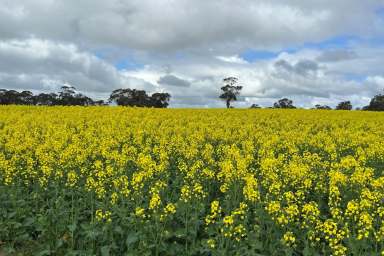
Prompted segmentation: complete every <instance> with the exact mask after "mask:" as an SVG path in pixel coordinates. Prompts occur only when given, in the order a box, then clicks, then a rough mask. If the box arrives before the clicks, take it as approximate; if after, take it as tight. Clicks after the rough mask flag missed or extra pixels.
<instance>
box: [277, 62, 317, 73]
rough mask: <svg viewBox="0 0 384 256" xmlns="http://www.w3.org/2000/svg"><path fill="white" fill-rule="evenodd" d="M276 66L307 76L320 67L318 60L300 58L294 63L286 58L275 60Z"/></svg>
mask: <svg viewBox="0 0 384 256" xmlns="http://www.w3.org/2000/svg"><path fill="white" fill-rule="evenodd" d="M274 66H275V67H276V68H278V69H279V71H281V69H283V70H285V71H288V72H293V73H296V74H298V75H302V76H306V75H308V74H309V73H310V72H316V71H317V70H318V69H319V65H318V64H317V62H315V61H312V60H300V61H298V62H297V63H296V64H294V65H292V64H290V63H289V62H287V61H286V60H279V61H277V62H275V64H274Z"/></svg>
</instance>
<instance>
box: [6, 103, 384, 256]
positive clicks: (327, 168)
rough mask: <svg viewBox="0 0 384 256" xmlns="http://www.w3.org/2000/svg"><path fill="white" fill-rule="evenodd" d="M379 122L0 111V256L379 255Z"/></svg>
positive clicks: (382, 184)
mask: <svg viewBox="0 0 384 256" xmlns="http://www.w3.org/2000/svg"><path fill="white" fill-rule="evenodd" d="M383 124H384V114H382V113H373V112H361V111H323V110H320V111H316V110H273V109H270V110H240V109H239V110H238V109H231V110H223V109H218V110H174V109H139V108H120V107H22V106H2V107H0V248H1V249H0V254H2V253H3V254H4V255H8V254H9V255H103V256H104V255H207V256H208V255H259V256H261V255H384V127H383Z"/></svg>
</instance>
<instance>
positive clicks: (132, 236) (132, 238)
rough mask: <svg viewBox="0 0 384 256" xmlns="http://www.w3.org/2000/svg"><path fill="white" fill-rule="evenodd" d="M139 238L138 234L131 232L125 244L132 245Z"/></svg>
mask: <svg viewBox="0 0 384 256" xmlns="http://www.w3.org/2000/svg"><path fill="white" fill-rule="evenodd" d="M137 240H139V238H138V236H137V235H136V234H129V235H128V237H127V240H125V244H126V245H127V247H130V246H131V245H132V244H134V243H136V242H137Z"/></svg>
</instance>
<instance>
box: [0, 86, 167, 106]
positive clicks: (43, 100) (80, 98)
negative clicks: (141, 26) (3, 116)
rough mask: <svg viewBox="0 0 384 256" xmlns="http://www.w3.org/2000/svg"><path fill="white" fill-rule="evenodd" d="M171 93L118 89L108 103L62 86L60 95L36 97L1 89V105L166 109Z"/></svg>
mask: <svg viewBox="0 0 384 256" xmlns="http://www.w3.org/2000/svg"><path fill="white" fill-rule="evenodd" d="M170 98H171V95H170V94H169V93H159V92H157V93H153V94H152V95H148V94H147V92H146V91H144V90H136V89H117V90H114V91H113V92H112V93H111V95H110V96H109V99H108V101H106V102H105V101H104V100H93V99H91V98H90V97H88V96H85V95H83V94H81V93H78V92H76V88H74V87H73V86H62V87H61V90H60V91H59V92H58V93H40V94H37V95H34V94H33V93H32V92H30V91H22V92H18V91H15V90H6V89H0V105H38V106H105V105H109V104H112V103H114V104H117V105H119V106H136V107H154V108H166V107H168V105H169V100H170Z"/></svg>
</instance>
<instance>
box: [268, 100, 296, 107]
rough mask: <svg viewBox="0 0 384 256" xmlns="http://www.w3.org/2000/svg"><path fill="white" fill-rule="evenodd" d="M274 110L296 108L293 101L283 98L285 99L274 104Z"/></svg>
mask: <svg viewBox="0 0 384 256" xmlns="http://www.w3.org/2000/svg"><path fill="white" fill-rule="evenodd" d="M273 108H290V109H292V108H296V107H295V106H294V105H293V101H292V100H290V99H287V98H283V99H280V100H278V101H277V102H275V103H274V104H273Z"/></svg>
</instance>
